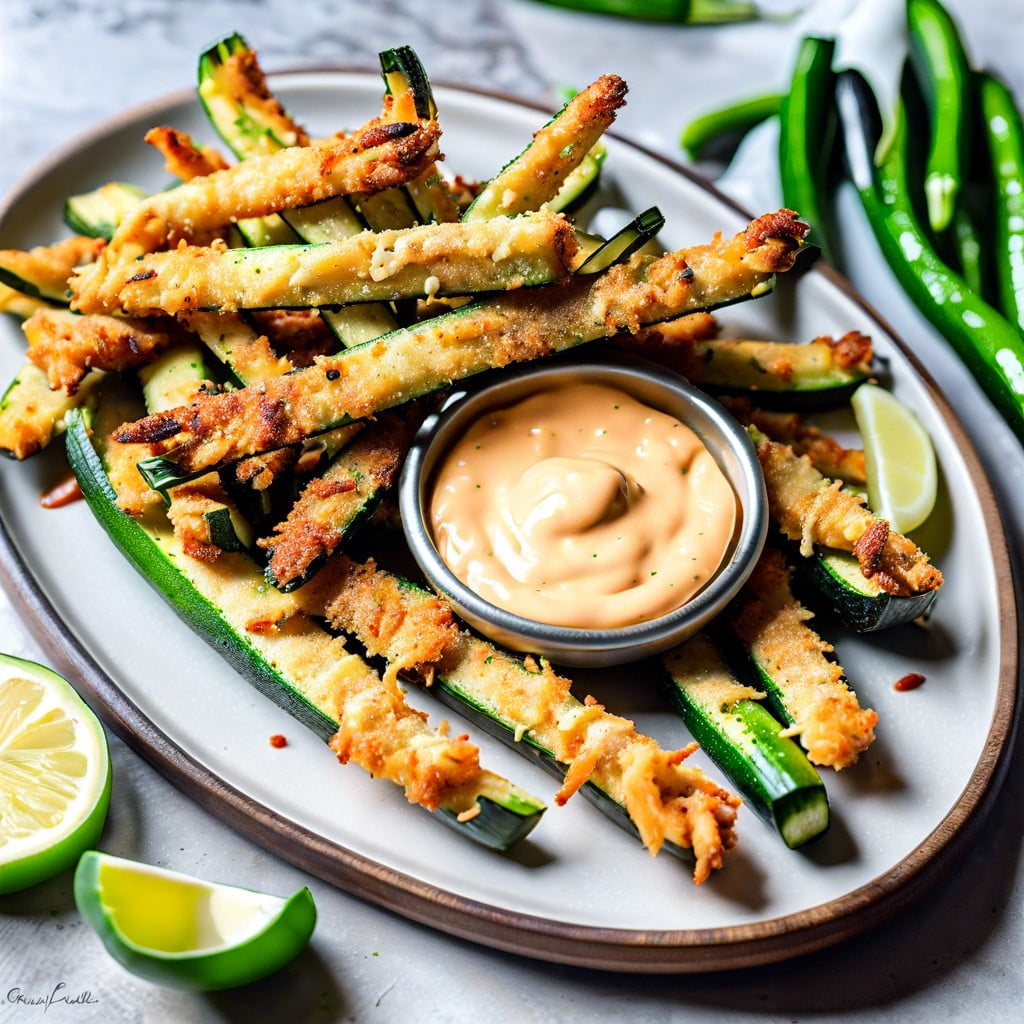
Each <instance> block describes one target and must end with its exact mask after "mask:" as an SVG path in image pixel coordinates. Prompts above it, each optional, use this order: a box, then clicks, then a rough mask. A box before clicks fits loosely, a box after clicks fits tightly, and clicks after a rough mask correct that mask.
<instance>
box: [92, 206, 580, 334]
mask: <svg viewBox="0 0 1024 1024" xmlns="http://www.w3.org/2000/svg"><path fill="white" fill-rule="evenodd" d="M577 248H578V247H577V244H576V236H575V232H574V231H573V228H572V225H571V224H570V223H569V221H567V220H566V219H565V218H564V217H563V216H562V215H561V214H555V213H531V214H529V215H525V216H522V217H516V218H514V219H513V218H509V217H498V218H494V219H492V220H489V221H482V222H480V223H477V224H424V225H420V226H418V227H412V228H405V229H402V230H392V231H381V232H374V231H363V232H361V233H360V234H357V235H353V236H352V237H351V238H345V239H340V240H338V241H335V242H327V243H322V244H320V245H287V246H270V247H264V248H258V249H228V248H226V247H224V246H216V245H215V246H212V247H205V248H200V247H197V246H179V247H178V248H177V249H172V250H171V251H169V252H157V253H150V254H149V255H147V256H144V257H142V258H141V259H139V260H132V261H131V262H124V261H121V262H119V263H117V264H115V265H114V266H112V267H111V268H110V269H109V271H108V273H107V277H106V280H105V281H104V284H103V287H102V289H101V290H99V291H97V292H96V294H95V296H94V300H93V302H92V303H91V306H90V308H91V309H97V308H99V306H100V305H105V306H106V309H107V311H108V312H114V311H120V312H124V313H128V314H133V315H136V316H138V315H141V316H152V315H154V314H158V313H170V314H178V313H189V312H193V311H195V310H219V311H222V312H236V311H238V310H244V309H279V308H317V307H321V306H342V305H347V304H349V303H353V302H379V301H391V300H394V299H399V298H407V297H416V296H420V295H428V294H437V295H469V294H473V293H475V292H488V291H501V290H504V289H506V288H518V287H520V286H522V285H538V284H547V283H549V282H551V281H557V280H558V279H559V278H561V277H563V276H564V275H565V274H567V273H568V272H569V270H570V269H571V267H572V265H573V260H574V258H575V256H576V252H577Z"/></svg>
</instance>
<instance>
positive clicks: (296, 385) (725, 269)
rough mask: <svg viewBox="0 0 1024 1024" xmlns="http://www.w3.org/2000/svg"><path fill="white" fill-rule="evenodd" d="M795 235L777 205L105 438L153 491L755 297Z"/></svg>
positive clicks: (797, 239) (784, 259) (797, 229)
mask: <svg viewBox="0 0 1024 1024" xmlns="http://www.w3.org/2000/svg"><path fill="white" fill-rule="evenodd" d="M805 231H806V225H804V224H801V223H800V222H799V221H796V220H794V219H793V217H792V215H791V214H789V213H788V212H782V211H780V212H779V213H777V214H768V215H766V216H764V217H760V218H758V219H757V220H755V221H753V222H752V223H751V224H750V226H749V227H748V228H747V229H746V231H743V232H740V233H739V234H738V235H736V236H735V237H734V238H732V239H728V240H726V239H722V238H721V237H717V238H716V239H715V240H714V241H712V242H711V243H709V244H707V245H699V246H692V247H690V248H687V249H681V250H679V251H678V252H676V253H669V254H667V255H665V256H662V257H652V256H647V255H640V254H637V255H635V256H633V257H632V258H631V260H630V261H629V262H628V263H622V264H617V265H616V266H614V267H612V268H611V269H609V270H608V271H607V272H605V273H603V274H600V275H597V276H594V277H584V278H578V279H571V280H568V281H564V282H560V283H558V284H555V285H551V286H546V287H541V288H533V289H520V290H518V291H516V292H508V293H504V294H501V295H498V296H494V297H491V298H487V299H484V300H481V301H479V302H474V303H470V304H469V305H466V306H463V307H461V308H460V309H457V310H453V311H452V312H451V313H447V314H444V315H442V316H439V317H436V318H435V319H433V320H430V321H427V322H425V323H421V324H415V325H413V326H411V327H407V328H403V329H402V330H400V331H396V332H394V333H392V334H390V335H387V336H386V337H385V338H382V339H378V340H377V341H375V342H370V343H369V344H366V345H360V346H359V347H357V348H354V349H349V350H347V351H345V352H342V353H339V354H338V355H336V356H333V357H327V358H323V359H319V360H317V362H316V364H315V365H314V366H312V367H310V368H309V369H307V370H300V371H297V372H296V373H291V374H288V375H287V376H285V377H280V378H277V379H275V380H271V381H265V382H262V383H261V384H260V386H259V387H257V388H254V387H249V388H243V389H241V390H240V391H236V392H233V393H230V394H226V395H219V396H210V397H207V398H201V399H199V400H198V401H197V402H195V403H193V404H192V405H191V406H189V407H188V408H183V409H179V410H172V411H170V412H168V413H165V414H163V415H160V416H150V417H147V418H145V419H143V420H140V421H139V422H137V423H130V424H125V425H124V426H122V427H121V428H120V429H119V430H118V432H117V436H118V439H119V440H120V441H122V442H123V443H134V444H142V445H146V446H148V447H149V450H150V451H151V452H152V453H153V457H151V458H147V459H145V460H143V461H142V462H140V464H139V469H140V472H142V473H143V475H144V476H145V478H146V480H147V482H148V483H149V484H150V486H151V487H153V488H155V489H156V490H163V489H165V488H166V487H168V486H173V485H174V484H175V483H181V482H182V481H183V480H185V479H187V478H188V477H190V476H194V475H196V474H198V473H201V472H203V471H205V470H206V469H209V468H212V467H215V466H220V465H224V464H225V463H228V462H232V461H234V460H236V459H239V458H242V457H244V456H245V455H249V454H252V453H255V452H259V451H266V450H268V449H270V448H279V447H282V446H283V445H287V444H292V443H294V442H295V441H299V440H302V439H303V438H305V437H308V436H309V435H311V434H316V433H318V432H321V431H324V430H329V429H330V428H332V427H335V426H340V425H342V424H344V423H346V422H349V421H351V420H354V419H363V418H365V417H367V416H371V415H373V414H374V413H376V412H378V411H380V410H382V409H386V408H389V407H391V406H393V405H398V404H400V403H401V402H404V401H408V400H409V399H410V398H414V397H417V396H419V395H423V394H426V393H428V392H430V391H433V390H436V389H437V388H439V387H443V386H446V385H447V384H449V383H451V382H452V381H454V380H460V379H463V378H465V377H468V376H470V375H472V374H474V373H479V372H481V371H483V370H486V369H491V368H493V367H499V366H505V365H507V364H509V363H514V362H519V361H524V360H528V359H536V358H539V357H541V356H546V355H550V354H553V353H555V352H559V351H564V350H566V349H570V348H573V347H575V346H577V345H580V344H582V343H584V342H586V341H592V340H595V339H597V338H605V337H611V336H612V335H614V334H616V333H618V332H619V331H622V330H630V331H635V330H638V329H639V328H640V327H641V326H643V325H644V324H646V323H653V322H657V321H660V320H664V319H667V318H670V317H675V316H682V315H683V314H685V313H689V312H692V311H694V310H699V309H707V308H709V307H713V306H719V305H723V304H726V303H730V302H736V301H739V300H741V299H744V298H748V297H750V296H751V295H759V294H762V293H763V292H766V291H767V290H768V289H769V288H770V287H771V282H772V279H773V275H774V274H775V273H777V272H781V271H784V270H787V269H789V267H791V266H792V265H793V261H794V259H795V257H796V253H797V252H798V251H799V249H800V247H801V245H802V241H801V239H802V237H803V234H804V232H805ZM165 453H167V454H165Z"/></svg>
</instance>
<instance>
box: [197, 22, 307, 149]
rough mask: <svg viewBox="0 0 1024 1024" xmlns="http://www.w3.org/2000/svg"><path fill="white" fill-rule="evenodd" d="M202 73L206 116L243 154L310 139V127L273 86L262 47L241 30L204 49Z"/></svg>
mask: <svg viewBox="0 0 1024 1024" xmlns="http://www.w3.org/2000/svg"><path fill="white" fill-rule="evenodd" d="M197 77H198V87H197V92H198V95H199V101H200V103H202V105H203V109H204V110H205V111H206V116H207V117H208V118H209V119H210V123H211V124H212V125H213V126H214V128H216V129H217V130H218V132H220V134H221V138H223V139H224V141H225V143H227V145H228V146H230V147H231V151H232V152H233V153H234V154H235V156H237V157H238V159H239V160H245V159H247V158H248V157H251V156H268V155H269V154H271V153H276V152H278V151H279V150H281V149H285V148H287V147H289V146H308V145H309V144H310V138H309V135H307V134H306V130H305V128H303V127H302V126H301V125H300V124H299V123H298V122H297V121H296V120H295V119H294V118H293V117H292V116H291V115H290V114H289V113H288V111H287V110H285V109H284V107H283V106H282V105H281V102H280V100H278V98H277V97H276V96H274V94H273V93H272V92H271V91H270V89H269V88H268V86H267V80H266V77H265V76H264V74H263V69H262V68H261V67H260V66H259V62H258V61H257V59H256V51H255V50H252V49H250V47H249V45H248V44H247V43H246V41H245V40H244V39H243V38H242V37H241V36H240V35H239V34H238V33H237V32H236V33H233V34H232V35H230V36H226V37H225V38H223V39H220V40H218V41H217V42H216V43H214V44H213V45H212V46H210V47H208V48H207V49H206V50H204V51H203V53H202V54H200V57H199V69H198V75H197ZM221 126H223V127H224V128H225V129H226V128H227V127H228V126H231V130H230V131H221Z"/></svg>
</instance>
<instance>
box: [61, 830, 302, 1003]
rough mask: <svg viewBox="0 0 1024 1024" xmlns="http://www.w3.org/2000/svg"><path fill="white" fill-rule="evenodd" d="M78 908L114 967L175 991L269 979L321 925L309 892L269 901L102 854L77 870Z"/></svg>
mask: <svg viewBox="0 0 1024 1024" xmlns="http://www.w3.org/2000/svg"><path fill="white" fill-rule="evenodd" d="M75 902H76V903H77V904H78V910H79V913H81V915H82V916H83V917H84V918H85V919H86V921H88V922H89V924H90V925H91V926H92V927H93V929H94V930H95V931H96V932H97V934H98V935H99V937H100V938H101V939H102V940H103V944H104V945H105V946H106V947H107V951H108V952H109V953H110V954H111V955H112V956H113V957H114V959H115V960H117V961H119V962H120V963H121V964H122V965H123V966H124V967H126V968H127V969H128V970H129V971H131V972H132V973H133V974H137V975H139V976H140V977H142V978H146V979H147V980H148V981H153V982H156V983H157V984H159V985H167V986H169V987H171V988H188V989H204V990H212V989H221V988H234V987H235V986H238V985H246V984H248V983H249V982H251V981H256V980H258V979H259V978H263V977H265V976H266V975H268V974H271V973H272V972H273V971H276V970H277V969H278V968H279V967H283V966H284V965H285V964H286V963H288V961H290V960H291V959H292V958H293V957H295V955H296V954H297V953H298V952H299V951H300V950H301V949H302V948H303V947H304V946H305V945H306V943H307V942H308V941H309V938H310V936H311V935H312V934H313V927H314V925H315V924H316V907H315V906H314V905H313V897H312V894H311V893H310V891H309V889H300V890H299V891H298V892H296V893H294V894H293V895H292V896H289V897H279V896H270V895H268V894H266V893H261V892H253V891H251V890H249V889H241V888H238V887H236V886H232V885H220V884H217V883H214V882H205V881H203V880H202V879H199V878H193V877H191V876H190V875H183V874H179V873H178V872H176V871H168V870H167V869H165V868H159V867H154V866H153V865H150V864H140V863H138V862H137V861H132V860H125V859H123V858H121V857H113V856H111V855H110V854H106V853H100V852H98V851H96V850H90V851H89V852H88V853H85V854H83V856H82V859H81V860H80V861H79V863H78V870H77V871H76V872H75Z"/></svg>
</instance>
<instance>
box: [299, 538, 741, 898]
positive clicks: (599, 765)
mask: <svg viewBox="0 0 1024 1024" xmlns="http://www.w3.org/2000/svg"><path fill="white" fill-rule="evenodd" d="M296 595H297V597H298V599H299V600H300V601H301V602H302V604H303V607H304V608H305V609H306V610H307V611H309V612H310V613H313V612H312V609H321V610H322V613H324V614H326V616H327V620H328V621H329V622H330V623H331V624H332V625H333V626H335V627H336V628H338V629H341V630H342V631H343V632H348V633H351V634H352V635H354V636H356V637H357V638H358V639H359V641H360V643H362V644H363V645H364V646H365V647H366V648H367V650H368V651H369V652H370V654H373V655H379V656H382V657H384V658H385V659H386V660H387V661H388V664H389V667H390V671H391V672H394V673H397V672H398V671H406V672H411V673H412V674H414V675H416V676H419V677H421V678H424V679H426V680H427V681H430V680H431V679H437V680H445V681H446V682H448V683H450V684H451V685H452V686H453V687H455V688H459V687H460V686H462V687H469V686H471V687H472V691H473V693H474V699H485V700H486V702H487V704H488V705H489V706H490V707H491V708H492V709H493V710H494V711H495V712H496V713H497V714H499V715H500V716H501V717H502V718H503V719H505V720H507V721H510V722H512V723H514V724H515V727H516V729H517V737H518V736H522V735H524V734H526V733H527V732H529V734H530V736H531V738H532V739H533V740H535V741H536V742H537V743H538V744H539V745H540V746H541V747H544V748H546V749H548V750H550V751H551V752H552V754H553V755H554V757H555V759H556V760H557V761H559V762H560V763H561V764H563V765H565V767H566V774H565V780H564V783H563V785H562V788H561V789H560V790H559V792H558V794H557V795H556V797H555V801H556V802H557V803H559V804H564V803H565V802H566V801H567V800H568V799H569V798H570V797H571V796H572V795H573V793H575V792H576V791H577V790H578V789H579V788H580V787H581V786H582V785H583V784H584V783H586V782H592V783H594V784H595V785H597V786H598V787H599V788H600V789H602V790H603V791H604V792H605V793H607V794H608V795H609V796H611V797H612V799H613V800H615V801H616V802H618V803H620V804H622V805H624V806H625V808H626V810H627V812H628V814H629V817H630V819H631V820H632V822H633V824H634V825H635V826H636V828H637V830H638V832H639V834H640V838H641V841H642V842H643V844H644V846H645V847H646V848H647V849H648V850H649V851H650V853H651V854H656V853H657V852H658V850H659V849H660V848H661V846H662V844H663V843H664V842H665V841H670V842H673V843H675V844H677V845H679V846H682V847H685V848H692V849H693V852H694V854H695V856H696V866H695V869H694V880H695V881H697V882H702V881H704V880H705V879H706V878H707V877H708V876H709V875H710V873H711V872H712V871H713V870H716V869H717V868H720V867H721V866H722V862H723V857H724V855H725V853H726V852H728V850H729V849H731V848H732V846H733V845H734V844H735V838H736V837H735V833H734V831H733V825H734V822H735V817H736V808H737V806H738V805H739V800H738V799H737V798H736V797H734V796H732V795H731V794H729V793H727V792H726V791H725V790H723V789H721V788H720V787H719V786H718V785H716V784H715V783H714V782H712V781H711V780H710V779H709V778H708V777H707V776H706V775H704V773H703V772H702V771H700V769H698V768H693V767H690V766H689V765H686V764H684V760H685V758H686V757H687V756H688V755H689V753H691V752H692V750H693V749H694V748H695V747H696V744H694V745H693V746H692V747H687V748H684V749H682V750H677V751H666V750H663V749H662V748H661V747H659V746H658V744H657V743H656V742H655V741H654V740H652V739H651V738H650V737H647V736H644V735H642V734H640V733H638V732H637V730H636V726H635V725H634V724H633V722H631V721H629V720H628V719H625V718H621V717H619V716H618V715H613V714H611V713H609V712H608V711H606V710H605V708H604V707H602V706H601V705H600V704H598V703H597V702H596V701H593V700H592V699H590V698H588V699H587V700H586V701H584V702H582V703H581V702H580V701H578V700H576V698H575V697H573V696H572V694H571V693H570V691H569V687H570V682H569V680H568V679H565V678H564V677H561V676H559V675H557V674H556V673H555V672H553V671H552V669H551V668H550V666H548V665H547V664H546V663H544V664H541V665H540V666H537V665H536V664H534V663H533V662H532V660H529V659H528V660H527V662H526V664H525V665H524V664H523V663H522V662H520V661H518V660H517V659H515V658H513V657H512V656H510V655H508V654H506V653H504V652H503V651H501V650H499V649H498V648H496V647H494V646H492V645H491V644H489V643H487V642H486V641H484V640H481V639H479V638H478V637H476V636H474V635H472V634H471V633H469V632H465V631H460V629H459V627H458V626H457V624H456V622H455V620H454V617H453V616H452V613H451V609H450V608H449V607H448V605H447V604H446V603H445V602H444V601H443V600H442V599H441V598H439V597H435V596H434V595H433V594H430V593H428V592H426V591H423V590H420V589H419V588H416V587H412V586H409V585H406V584H404V583H403V581H401V580H399V579H398V578H396V577H394V576H392V575H391V574H390V573H387V572H384V571H383V570H380V569H378V568H377V567H376V566H375V565H374V564H373V563H368V564H365V565H361V564H359V563H356V562H353V561H351V560H350V559H348V558H346V557H344V556H336V557H335V558H334V559H333V560H332V561H331V563H330V564H329V565H328V566H327V567H326V569H325V570H324V571H323V572H322V573H320V574H319V575H318V576H317V578H316V580H314V582H313V583H312V584H309V585H308V586H306V587H304V588H303V589H302V590H300V591H297V592H296ZM484 693H485V694H486V697H485V698H484V697H482V696H481V695H482V694H484Z"/></svg>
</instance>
